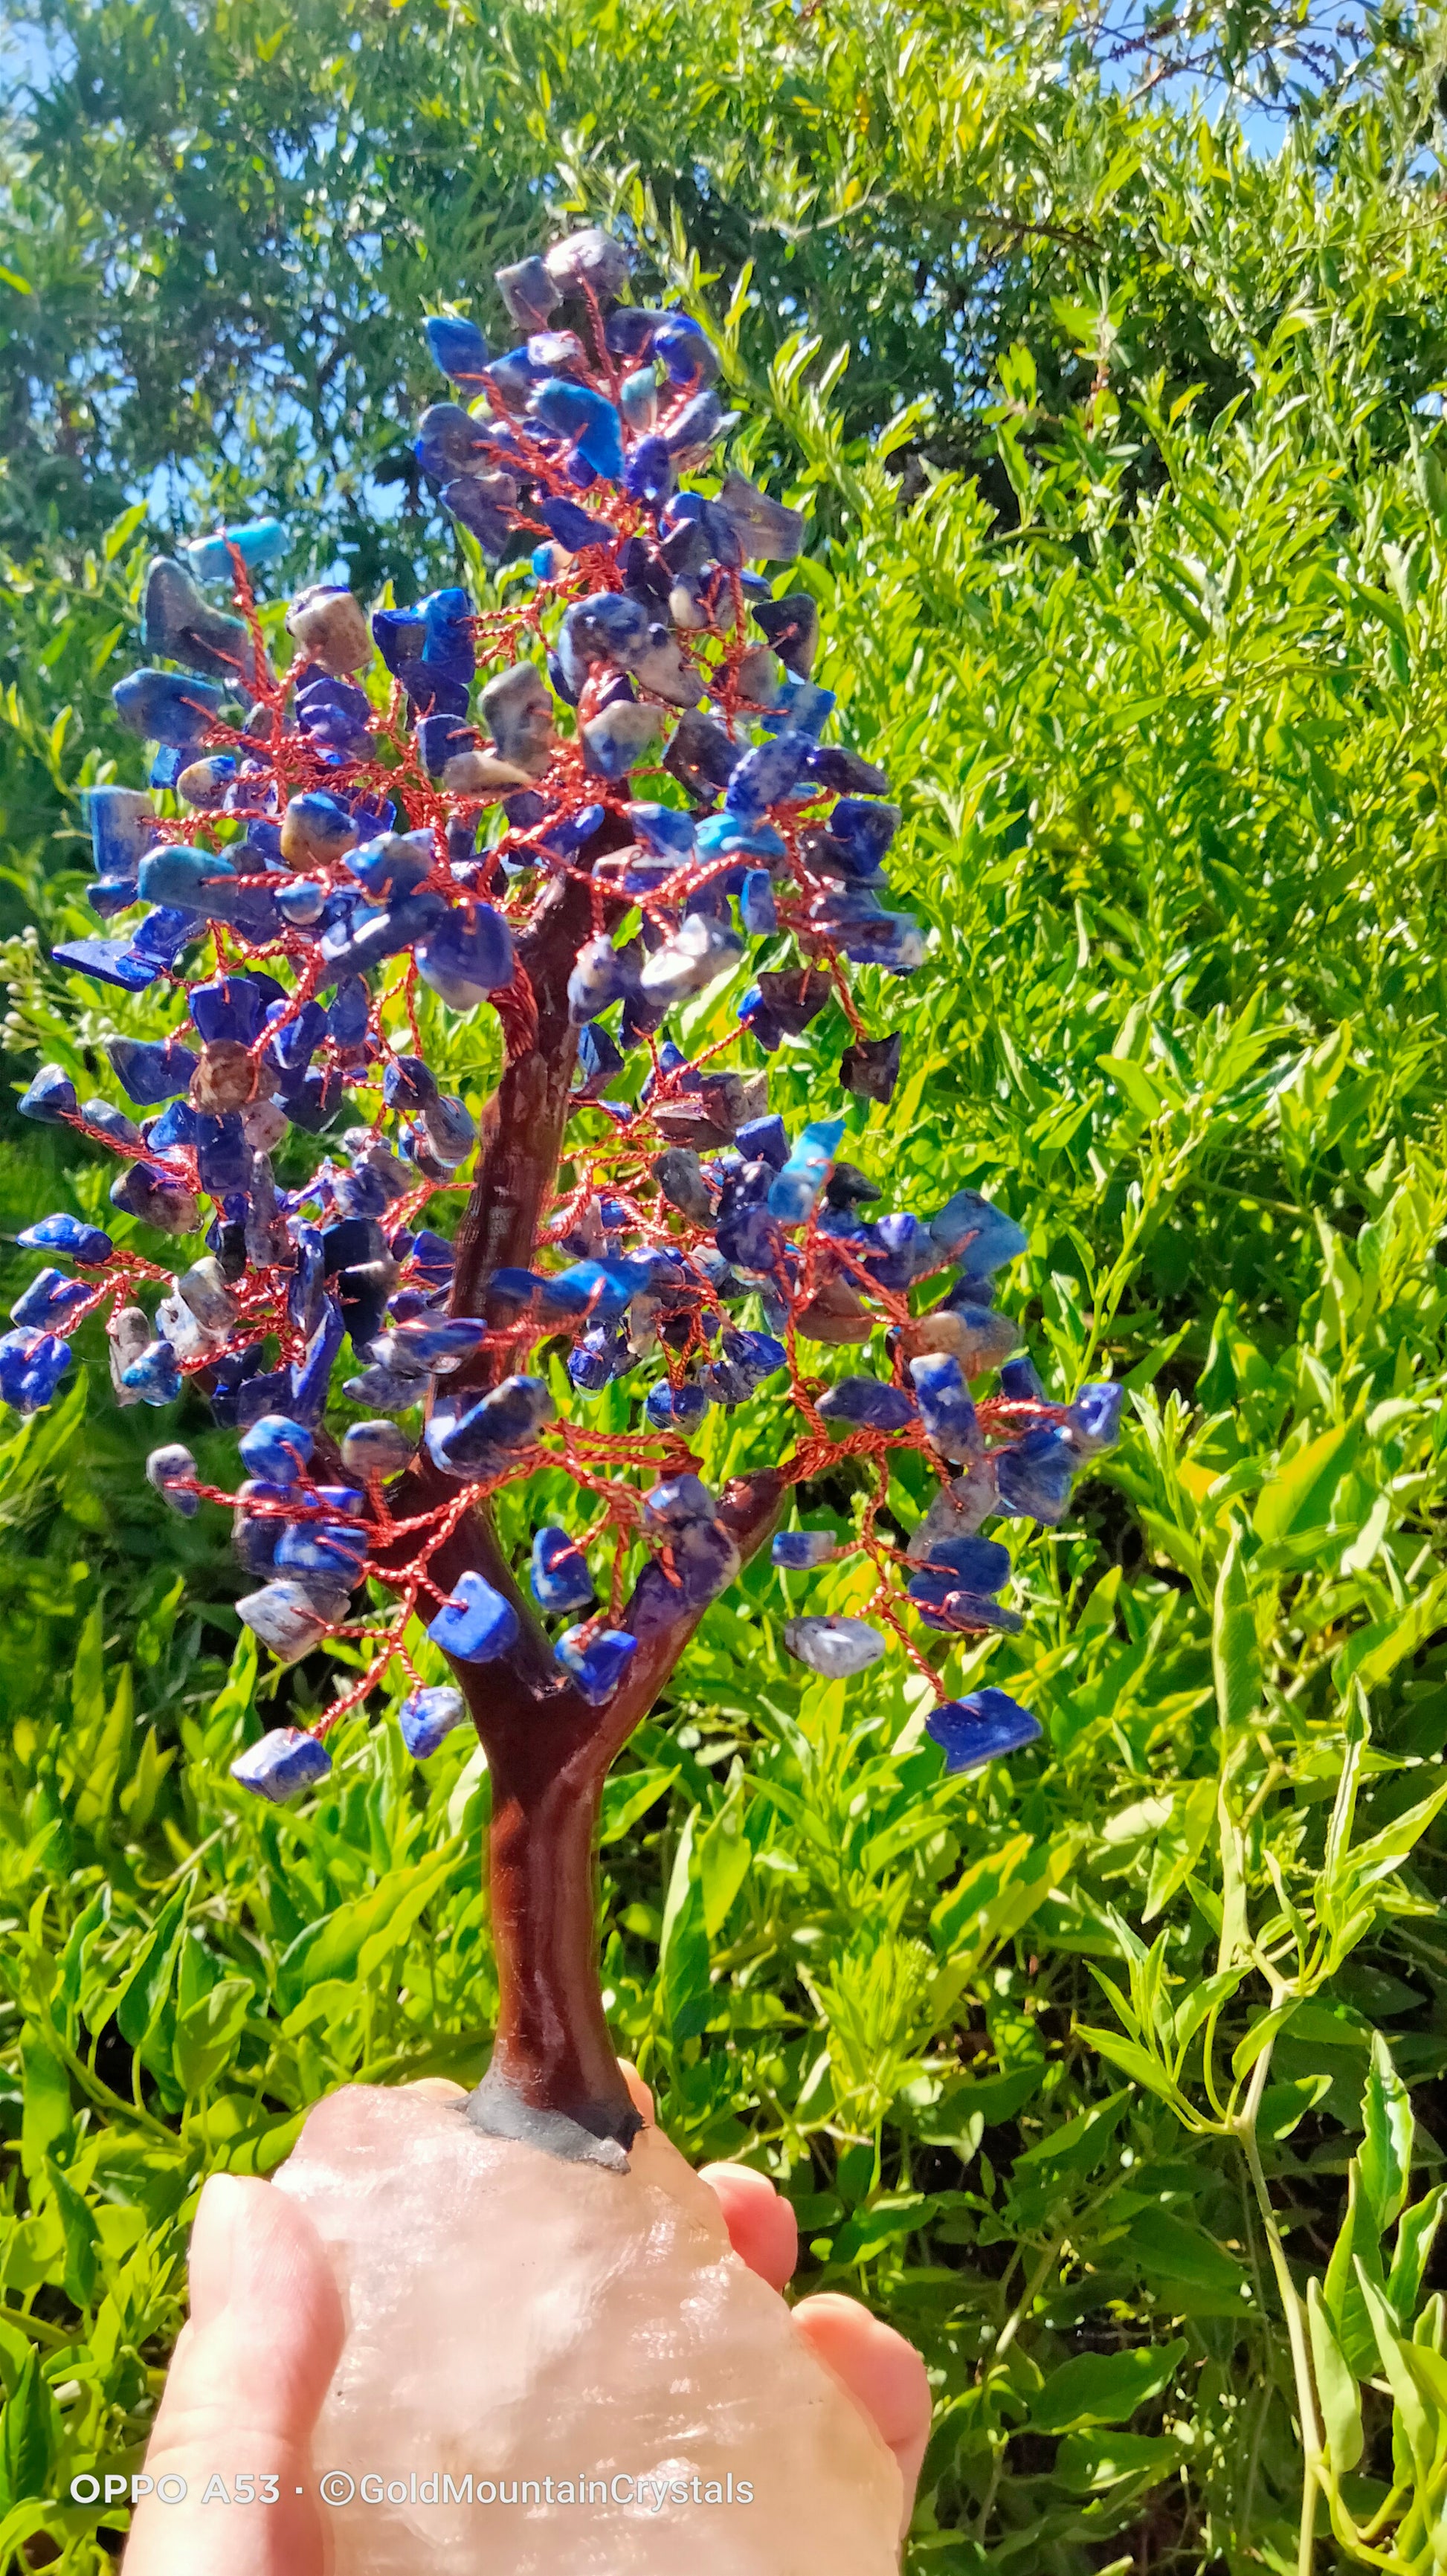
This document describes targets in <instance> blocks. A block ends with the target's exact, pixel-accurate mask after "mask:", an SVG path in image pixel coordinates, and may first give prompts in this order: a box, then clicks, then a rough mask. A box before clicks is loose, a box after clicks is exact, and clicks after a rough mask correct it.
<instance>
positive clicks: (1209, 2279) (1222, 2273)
mask: <svg viewBox="0 0 1447 2576" xmlns="http://www.w3.org/2000/svg"><path fill="white" fill-rule="evenodd" d="M1126 2244H1127V2247H1128V2250H1129V2252H1130V2254H1131V2256H1132V2258H1133V2260H1134V2261H1136V2262H1138V2263H1139V2265H1140V2267H1141V2270H1142V2271H1143V2272H1145V2273H1147V2274H1149V2276H1150V2277H1151V2278H1152V2279H1154V2280H1162V2281H1181V2282H1184V2283H1185V2284H1186V2286H1187V2287H1188V2288H1189V2289H1194V2290H1204V2291H1207V2292H1209V2293H1210V2295H1211V2296H1212V2297H1213V2298H1215V2299H1220V2300H1223V2301H1225V2302H1226V2303H1227V2308H1228V2313H1234V2312H1235V2310H1236V2309H1237V2308H1238V2307H1239V2308H1244V2306H1245V2304H1246V2299H1247V2294H1248V2292H1249V2289H1250V2283H1249V2281H1248V2279H1247V2276H1246V2273H1245V2272H1244V2270H1243V2269H1242V2267H1241V2265H1240V2264H1239V2263H1237V2262H1236V2261H1234V2260H1233V2258H1232V2256H1231V2255H1229V2254H1228V2253H1227V2252H1226V2251H1225V2248H1224V2247H1223V2246H1220V2245H1218V2244H1217V2243H1216V2241H1215V2239H1214V2237H1211V2236H1208V2235H1207V2234H1206V2232H1205V2230H1204V2228H1200V2227H1196V2226H1193V2225H1192V2224H1191V2223H1190V2221H1189V2220H1187V2219H1184V2218H1178V2217H1177V2216H1176V2215H1175V2214H1174V2212H1173V2211H1171V2210H1168V2209H1160V2208H1146V2209H1138V2210H1137V2211H1136V2212H1135V2214H1134V2216H1133V2217H1132V2219H1131V2222H1130V2228H1129V2232H1128V2235H1127V2238H1126Z"/></svg>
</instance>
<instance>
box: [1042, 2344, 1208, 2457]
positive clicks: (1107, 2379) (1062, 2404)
mask: <svg viewBox="0 0 1447 2576" xmlns="http://www.w3.org/2000/svg"><path fill="white" fill-rule="evenodd" d="M1185 2351H1186V2339H1185V2336H1184V2335H1180V2336H1178V2337H1177V2338H1176V2340H1175V2341H1174V2342H1173V2343H1159V2344H1157V2343H1151V2344H1141V2345H1138V2346H1137V2347H1136V2349H1135V2350H1134V2351H1132V2352H1086V2353H1080V2354H1078V2355H1077V2356H1076V2358H1075V2359H1074V2360H1073V2361H1064V2362H1062V2363H1061V2365H1060V2367H1059V2369H1058V2370H1052V2372H1051V2373H1050V2376H1049V2378H1048V2379H1047V2380H1046V2382H1045V2385H1044V2387H1043V2388H1040V2389H1037V2390H1036V2392H1035V2395H1034V2396H1033V2398H1032V2399H1031V2401H1030V2421H1031V2423H1032V2425H1033V2426H1034V2428H1035V2430H1036V2432H1037V2433H1071V2432H1077V2431H1079V2430H1080V2428H1081V2427H1082V2426H1084V2425H1087V2424H1124V2423H1125V2422H1126V2421H1127V2420H1128V2418H1129V2417H1130V2416H1132V2415H1134V2414H1135V2413H1136V2412H1137V2410H1138V2409H1139V2408H1140V2407H1142V2406H1144V2405H1146V2404H1148V2403H1149V2401H1150V2399H1151V2398H1153V2397H1159V2396H1160V2395H1161V2392H1162V2390H1163V2389H1166V2388H1168V2387H1169V2386H1170V2383H1171V2381H1172V2380H1173V2379H1174V2377H1175V2375H1176V2371H1177V2369H1178V2368H1179V2366H1180V2363H1181V2361H1182V2360H1183V2359H1184V2357H1185Z"/></svg>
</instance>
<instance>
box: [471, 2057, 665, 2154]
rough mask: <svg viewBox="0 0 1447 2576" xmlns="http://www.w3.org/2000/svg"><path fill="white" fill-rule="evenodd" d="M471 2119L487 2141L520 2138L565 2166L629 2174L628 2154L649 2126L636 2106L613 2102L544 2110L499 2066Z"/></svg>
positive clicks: (476, 2099) (474, 2098) (477, 2096)
mask: <svg viewBox="0 0 1447 2576" xmlns="http://www.w3.org/2000/svg"><path fill="white" fill-rule="evenodd" d="M466 2117H467V2118H468V2120H470V2121H471V2123H472V2126H473V2127H474V2128H475V2129H480V2130H481V2131H482V2134H483V2136H484V2137H485V2138H515V2139H517V2140H518V2141H519V2143H520V2144H521V2145H523V2146H527V2147H540V2148H541V2149H542V2150H543V2152H544V2154H545V2155H550V2156H561V2158H562V2159H563V2161H564V2163H565V2164H590V2165H604V2166H606V2167H607V2169H608V2171H609V2172H610V2173H626V2172H627V2171H628V2150H629V2148H630V2147H631V2146H632V2144H633V2141H634V2139H635V2138H636V2137H637V2135H638V2132H639V2130H640V2129H641V2128H642V2126H643V2122H642V2119H641V2118H640V2116H639V2114H638V2112H636V2111H635V2110H634V2109H633V2108H632V2105H631V2104H630V2105H629V2106H628V2107H627V2108H626V2109H623V2110H620V2109H619V2108H618V2106H617V2105H616V2103H613V2102H579V2103H577V2104H575V2105H574V2107H573V2109H572V2110H571V2111H562V2110H555V2111H554V2110H540V2109H539V2108H538V2106H537V2105H536V2104H535V2103H532V2102H529V2101H526V2100H525V2099H524V2097H523V2095H522V2094H521V2093H520V2092H519V2091H518V2089H517V2087H516V2085H514V2084H511V2083H509V2081H508V2078H507V2077H506V2076H505V2075H504V2074H502V2073H501V2072H500V2070H499V2069H498V2068H497V2067H496V2066H490V2067H489V2068H488V2070H487V2073H486V2074H485V2075H484V2077H483V2079H482V2082H481V2083H480V2084H479V2086H478V2087H477V2090H476V2092H475V2093H470V2094H469V2095H468V2097H467V2104H466Z"/></svg>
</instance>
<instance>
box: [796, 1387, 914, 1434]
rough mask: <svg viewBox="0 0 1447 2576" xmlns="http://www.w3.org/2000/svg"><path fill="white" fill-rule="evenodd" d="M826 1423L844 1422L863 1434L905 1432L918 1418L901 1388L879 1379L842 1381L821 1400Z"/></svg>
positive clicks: (828, 1390) (912, 1405)
mask: <svg viewBox="0 0 1447 2576" xmlns="http://www.w3.org/2000/svg"><path fill="white" fill-rule="evenodd" d="M819 1411H820V1413H821V1414H822V1415H823V1417H824V1420H825V1421H826V1422H845V1423H851V1424H854V1425H857V1426H858V1428H860V1429H861V1430H870V1431H903V1430H904V1429H905V1427H906V1425H907V1424H909V1423H911V1422H913V1421H914V1420H915V1419H916V1418H917V1417H916V1412H915V1407H914V1403H913V1401H912V1399H911V1398H910V1397H909V1396H907V1395H906V1394H905V1391H904V1389H903V1387H902V1386H886V1385H885V1383H884V1380H883V1379H882V1378H877V1377H841V1378H838V1379H836V1381H835V1383H834V1384H833V1386H829V1387H826V1388H825V1390H824V1393H823V1394H822V1395H821V1396H820V1398H819Z"/></svg>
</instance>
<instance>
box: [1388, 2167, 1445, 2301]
mask: <svg viewBox="0 0 1447 2576" xmlns="http://www.w3.org/2000/svg"><path fill="white" fill-rule="evenodd" d="M1444 2206H1447V2183H1440V2182H1439V2183H1434V2184H1433V2186H1432V2189H1431V2190H1430V2191H1428V2192H1424V2193H1423V2195H1422V2198H1421V2199H1420V2200H1419V2201H1416V2202H1414V2203H1413V2206H1412V2207H1411V2208H1410V2209H1404V2210H1403V2212H1402V2215H1401V2217H1400V2219H1399V2220H1398V2222H1397V2243H1396V2250H1395V2252H1394V2254H1393V2257H1392V2268H1391V2271H1390V2272H1389V2273H1388V2275H1387V2296H1388V2298H1389V2299H1390V2300H1391V2303H1392V2306H1393V2307H1394V2309H1395V2310H1396V2312H1397V2315H1398V2316H1399V2317H1411V2316H1415V2314H1416V2311H1417V2301H1418V2300H1419V2299H1420V2297H1421V2295H1422V2276H1423V2274H1424V2273H1425V2271H1426V2268H1427V2262H1428V2258H1429V2256H1430V2254H1431V2251H1432V2246H1433V2243H1434V2241H1435V2239H1436V2235H1437V2230H1438V2227H1439V2226H1440V2224H1441V2219H1442V2211H1443V2208H1444Z"/></svg>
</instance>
